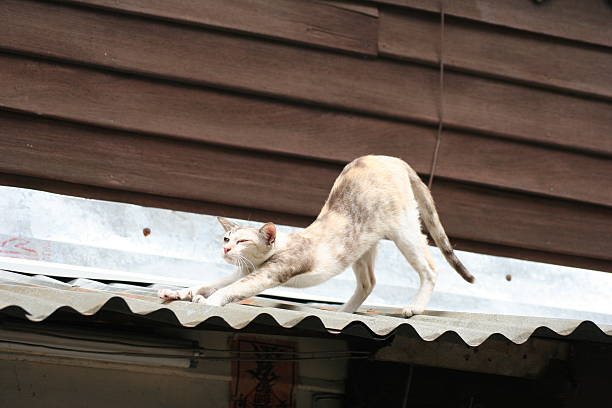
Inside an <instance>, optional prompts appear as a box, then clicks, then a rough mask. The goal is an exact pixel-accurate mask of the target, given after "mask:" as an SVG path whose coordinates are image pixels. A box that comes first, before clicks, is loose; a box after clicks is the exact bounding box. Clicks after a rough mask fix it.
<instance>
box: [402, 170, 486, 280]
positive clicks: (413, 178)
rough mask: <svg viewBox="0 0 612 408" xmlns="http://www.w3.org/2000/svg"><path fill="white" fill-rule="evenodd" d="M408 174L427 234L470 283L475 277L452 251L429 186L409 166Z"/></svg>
mask: <svg viewBox="0 0 612 408" xmlns="http://www.w3.org/2000/svg"><path fill="white" fill-rule="evenodd" d="M408 175H409V177H410V185H411V186H412V191H413V192H414V196H415V198H416V201H417V204H418V206H419V212H420V214H421V218H422V220H423V222H424V223H425V226H426V227H427V231H429V235H431V237H432V238H433V240H434V242H435V243H436V245H437V246H438V248H440V251H442V254H443V255H444V258H446V261H447V262H448V263H449V264H450V265H451V266H452V267H453V269H455V270H456V271H457V273H458V274H459V275H461V277H462V278H463V279H465V280H466V281H468V282H470V283H474V281H475V280H476V278H474V276H473V275H472V274H471V273H470V272H469V271H468V270H467V269H466V267H465V266H464V265H463V264H462V263H461V261H460V260H459V258H457V256H456V255H455V252H454V251H453V247H452V246H451V244H450V241H449V240H448V236H447V235H446V232H445V231H444V228H443V227H442V223H441V222H440V218H439V217H438V212H437V211H436V206H435V205H434V201H433V197H432V196H431V193H430V192H429V188H427V186H426V185H425V183H423V182H422V181H421V178H420V177H419V176H418V174H417V173H416V172H415V171H414V170H413V169H412V168H410V167H409V171H408Z"/></svg>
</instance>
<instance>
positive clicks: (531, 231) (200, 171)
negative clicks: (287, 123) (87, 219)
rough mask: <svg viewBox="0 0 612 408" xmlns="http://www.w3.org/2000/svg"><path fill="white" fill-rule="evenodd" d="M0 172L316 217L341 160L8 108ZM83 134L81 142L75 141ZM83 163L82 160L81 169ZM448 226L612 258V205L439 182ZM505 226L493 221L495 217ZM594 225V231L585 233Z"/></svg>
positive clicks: (461, 233) (471, 234) (466, 233)
mask: <svg viewBox="0 0 612 408" xmlns="http://www.w3.org/2000/svg"><path fill="white" fill-rule="evenodd" d="M1 118H2V123H3V126H2V130H0V132H1V134H0V135H1V136H2V138H1V139H2V142H0V148H1V149H2V150H3V151H5V152H6V153H7V158H6V159H5V160H3V163H2V167H0V172H2V173H9V174H10V173H14V172H16V171H20V169H22V168H24V167H25V168H27V169H28V170H27V174H26V175H28V176H32V177H38V178H42V177H48V178H51V179H55V180H61V181H65V182H70V183H79V184H89V185H93V186H98V187H104V188H114V189H119V190H128V191H137V192H142V193H146V194H154V195H160V196H168V197H184V198H186V199H189V200H201V201H208V202H218V203H222V204H228V205H232V206H246V207H249V208H255V209H261V210H271V211H276V212H287V209H290V211H291V213H293V214H297V215H305V216H310V217H313V218H314V217H315V216H316V215H317V213H318V212H319V209H320V208H321V207H322V205H323V203H324V202H325V198H326V197H327V194H328V192H329V189H330V188H331V185H332V184H333V181H334V179H335V178H336V177H337V175H338V174H339V173H340V171H341V170H342V165H339V164H326V163H321V162H318V161H313V160H304V159H297V158H284V159H283V158H279V157H275V156H271V155H267V154H261V153H252V152H245V151H239V150H236V149H226V148H220V147H213V146H209V145H206V144H198V143H192V142H185V141H177V140H169V139H166V138H152V137H150V136H143V135H139V134H132V133H125V132H117V131H110V130H105V129H97V128H91V127H83V126H78V125H71V124H66V123H62V122H56V121H50V120H44V119H37V120H36V119H32V118H31V117H27V116H22V115H14V114H2V116H1ZM75 140H78V141H79V143H75ZM74 168H78V169H80V171H79V172H78V173H75V172H74ZM433 192H434V197H435V199H436V200H437V202H438V209H439V211H440V214H441V217H442V219H443V220H444V223H445V225H446V229H447V230H448V232H449V234H451V235H452V236H456V237H459V238H465V239H470V240H475V239H482V237H485V241H486V242H491V243H496V244H502V245H520V246H523V247H525V248H528V249H537V250H544V251H558V252H562V253H565V254H572V255H576V254H583V255H588V256H590V257H599V258H602V259H607V260H610V259H612V241H611V240H609V239H607V237H608V236H609V232H610V231H611V230H612V208H605V209H604V208H600V207H597V206H588V205H586V204H581V203H570V202H557V201H555V200H550V199H545V198H532V199H530V200H529V201H528V203H525V202H524V198H523V197H522V196H521V195H520V194H514V193H509V192H491V191H488V190H487V189H484V188H482V187H476V186H468V185H463V184H457V183H455V182H452V181H446V180H444V181H442V180H440V181H438V182H437V183H436V186H435V188H434V190H433ZM493 224H494V225H496V228H491V225H493ZM586 234H588V235H589V237H590V239H589V240H585V241H576V240H575V238H574V237H575V236H581V235H582V236H584V235H586Z"/></svg>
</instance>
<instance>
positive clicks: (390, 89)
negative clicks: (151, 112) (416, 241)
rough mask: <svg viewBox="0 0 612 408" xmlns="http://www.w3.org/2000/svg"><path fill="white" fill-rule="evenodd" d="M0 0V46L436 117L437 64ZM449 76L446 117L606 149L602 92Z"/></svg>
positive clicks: (376, 111)
mask: <svg viewBox="0 0 612 408" xmlns="http://www.w3.org/2000/svg"><path fill="white" fill-rule="evenodd" d="M24 9H25V10H26V11H27V13H23V12H22V10H24ZM0 10H2V12H1V14H0V17H1V18H2V19H3V20H4V21H7V22H8V24H3V25H2V26H0V47H4V48H6V49H11V50H13V51H16V52H23V53H36V54H39V55H44V56H52V57H58V58H65V59H68V60H70V61H75V62H79V63H87V64H95V65H103V66H104V67H106V68H112V69H117V70H122V71H130V72H134V73H139V74H148V75H154V76H159V77H164V78H169V79H179V80H182V81H186V82H191V83H196V84H203V85H208V86H213V87H220V88H224V89H233V90H239V91H243V92H244V91H246V92H249V93H250V92H253V93H257V94H260V95H266V96H274V97H277V98H290V99H293V100H296V101H304V102H307V103H313V104H318V105H324V106H329V107H335V108H339V109H342V110H350V111H356V112H361V113H367V114H372V115H378V116H383V117H389V118H395V119H404V120H416V121H420V122H425V123H436V121H437V117H438V97H437V95H438V93H437V92H436V89H437V87H438V73H437V70H436V69H433V68H429V67H424V66H421V65H414V64H404V63H399V62H393V61H389V60H384V59H378V60H365V59H363V58H358V57H352V56H347V55H341V54H330V53H328V52H322V51H318V50H307V49H301V48H298V47H292V46H290V45H285V44H277V43H270V42H266V41H263V40H257V39H248V38H241V37H235V36H227V35H223V34H216V33H212V32H209V31H204V30H200V29H195V28H190V27H177V26H175V25H167V24H159V23H156V22H155V21H144V20H142V19H136V18H131V17H129V16H110V15H106V14H100V13H96V12H95V11H89V10H77V9H74V10H73V9H65V8H64V7H61V6H57V5H54V4H44V3H41V4H39V3H34V2H33V3H31V2H22V1H21V0H5V2H2V3H0ZM41 27H43V28H44V29H41ZM106 27H113V29H112V30H108V29H106ZM446 78H447V79H446V82H447V83H446V86H445V90H446V101H447V106H446V107H445V122H446V124H447V126H449V127H455V128H458V129H467V130H473V131H478V132H485V133H491V134H495V135H502V136H506V137H511V138H517V139H521V140H533V141H538V142H542V143H550V144H554V145H560V146H565V147H571V148H577V149H584V150H587V151H594V152H600V153H604V154H609V155H612V139H610V138H601V137H600V135H601V134H602V133H604V132H607V131H609V130H610V123H612V110H611V109H610V105H609V104H607V103H605V102H600V101H594V100H588V99H580V98H574V97H571V96H566V95H559V94H555V93H551V92H548V91H543V90H539V89H532V88H528V87H524V86H516V85H511V84H506V83H503V82H496V81H491V80H489V79H486V78H478V77H473V76H468V75H463V74H459V73H449V74H448V75H447V77H446ZM414 95H418V98H415V97H414ZM517 101H520V103H517Z"/></svg>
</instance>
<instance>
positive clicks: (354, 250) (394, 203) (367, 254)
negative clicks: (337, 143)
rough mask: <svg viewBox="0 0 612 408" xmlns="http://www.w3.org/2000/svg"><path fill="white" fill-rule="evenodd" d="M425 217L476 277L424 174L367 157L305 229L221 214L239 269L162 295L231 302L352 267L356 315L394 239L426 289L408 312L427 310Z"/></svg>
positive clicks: (431, 280)
mask: <svg viewBox="0 0 612 408" xmlns="http://www.w3.org/2000/svg"><path fill="white" fill-rule="evenodd" d="M421 219H422V220H423V221H424V224H425V226H426V227H427V229H428V231H429V233H430V235H431V236H432V238H433V240H434V241H435V243H436V245H437V246H438V247H439V248H440V249H441V251H442V253H443V254H444V256H445V257H446V259H447V261H448V262H449V263H450V264H451V266H453V268H455V270H456V271H457V272H458V273H459V274H460V275H461V276H462V277H463V278H464V279H465V280H466V281H468V282H473V281H474V277H473V276H472V275H471V274H470V273H469V272H468V271H467V270H466V269H465V267H464V266H463V265H462V264H461V262H460V261H459V260H458V259H457V257H456V256H455V254H454V252H453V249H452V247H451V245H450V243H449V241H448V237H447V236H446V233H445V232H444V229H443V227H442V225H441V223H440V220H439V218H438V214H437V212H436V210H435V206H434V204H433V199H432V197H431V195H430V193H429V190H428V189H427V186H425V185H424V184H423V182H422V181H421V180H420V178H419V177H418V175H417V174H416V172H415V171H414V170H413V169H412V168H411V167H410V166H408V164H406V163H405V162H404V161H402V160H401V159H398V158H394V157H387V156H364V157H361V158H358V159H355V160H354V161H352V162H351V163H349V164H348V165H347V166H346V167H345V168H344V170H343V171H342V173H341V174H340V176H339V177H338V178H337V179H336V181H335V183H334V185H333V187H332V190H331V192H330V195H329V197H328V199H327V201H326V203H325V205H324V206H323V208H322V210H321V212H320V214H319V216H318V217H317V219H316V220H315V221H314V222H313V223H312V224H311V225H310V226H308V227H307V228H305V229H304V230H302V231H299V232H297V233H294V234H289V235H284V234H281V233H279V232H277V230H276V227H275V226H274V224H272V223H267V224H265V225H263V226H262V227H261V228H250V227H241V226H239V225H237V224H234V223H232V222H230V221H228V220H226V219H224V218H219V222H220V223H221V225H222V226H223V228H224V229H225V231H226V233H225V236H224V254H223V256H224V258H225V260H226V261H227V262H229V263H232V264H235V265H237V269H236V271H235V272H234V273H233V274H231V275H229V276H227V277H224V278H223V279H221V280H219V281H217V282H212V283H210V284H206V285H202V286H198V287H193V288H187V289H182V290H178V291H173V290H167V289H164V290H160V292H159V296H160V297H162V298H164V299H168V300H173V299H181V300H192V301H194V302H200V303H204V304H208V305H215V306H223V305H225V304H227V303H230V302H236V301H239V300H242V299H246V298H248V297H251V296H254V295H257V294H259V293H261V292H263V291H264V290H266V289H268V288H271V287H275V286H279V285H284V286H291V287H307V286H313V285H317V284H319V283H322V282H324V281H326V280H328V279H330V278H332V277H333V276H336V275H337V274H339V273H340V272H342V271H343V270H344V269H345V268H346V267H348V266H352V268H353V271H354V273H355V276H356V279H357V287H356V289H355V292H354V293H353V295H352V296H351V298H350V299H349V300H348V301H347V302H346V304H344V305H343V306H342V307H341V308H340V311H343V312H349V313H352V312H355V311H356V310H357V309H358V308H359V306H361V304H362V303H363V302H364V301H365V299H366V298H367V297H368V295H369V294H370V293H371V292H372V289H373V288H374V285H375V284H376V278H375V275H374V260H375V258H376V246H377V243H378V241H379V240H381V239H384V238H387V239H391V240H392V241H393V242H395V244H396V245H397V247H398V248H399V250H400V251H401V253H402V254H403V255H404V257H405V258H406V260H407V261H408V262H409V263H410V265H412V267H413V268H414V269H415V270H416V271H417V273H418V274H419V277H420V282H421V283H420V287H419V289H418V292H417V294H416V296H415V297H414V299H413V300H412V302H411V303H410V304H409V305H407V306H406V307H405V308H404V309H403V314H404V315H405V316H411V315H413V314H420V313H423V311H424V310H425V307H426V306H427V303H428V302H429V299H430V298H431V294H432V292H433V289H434V286H435V283H436V279H437V274H436V271H435V268H434V264H433V261H432V258H431V254H430V252H429V248H428V245H427V238H426V236H425V235H424V234H423V233H422V231H421V222H420V220H421Z"/></svg>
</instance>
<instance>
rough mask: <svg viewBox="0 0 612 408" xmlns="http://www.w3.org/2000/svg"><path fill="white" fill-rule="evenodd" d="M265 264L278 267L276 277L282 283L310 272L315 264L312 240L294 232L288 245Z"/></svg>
mask: <svg viewBox="0 0 612 408" xmlns="http://www.w3.org/2000/svg"><path fill="white" fill-rule="evenodd" d="M263 265H265V266H268V267H274V269H276V271H277V276H276V279H278V281H279V282H280V283H281V284H282V283H285V282H287V281H288V280H289V279H291V278H293V277H294V276H297V275H301V274H303V273H306V272H309V271H310V270H312V267H313V265H314V253H313V245H312V241H311V240H310V239H309V238H305V237H302V236H300V235H298V234H293V235H292V236H291V239H290V240H289V243H288V244H287V246H286V247H285V248H283V249H281V250H279V251H277V252H276V253H274V255H272V256H271V257H270V258H269V259H268V260H267V261H266V262H264V264H263Z"/></svg>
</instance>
